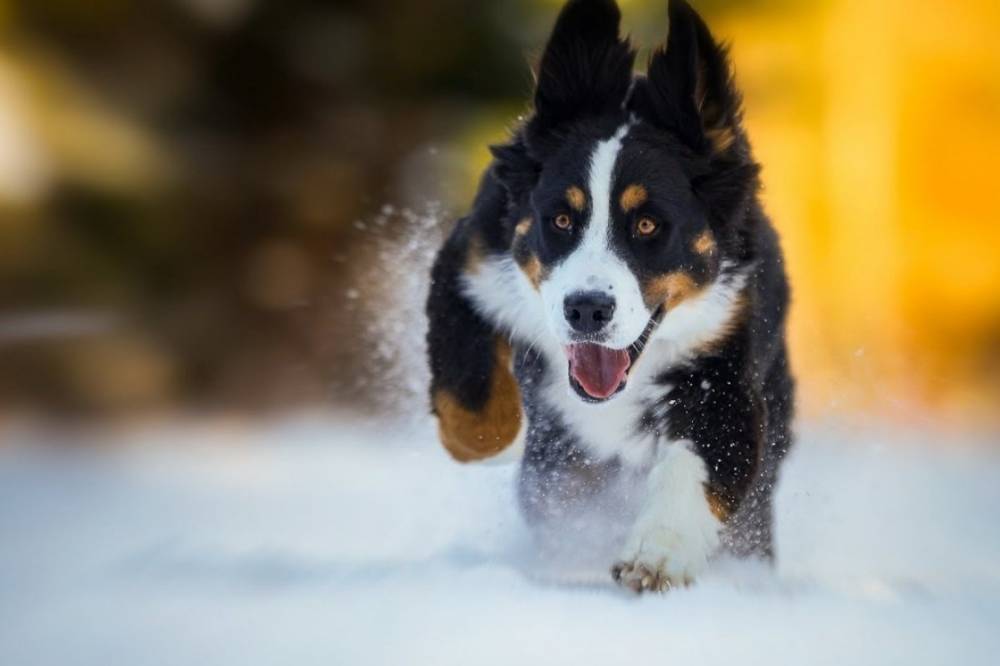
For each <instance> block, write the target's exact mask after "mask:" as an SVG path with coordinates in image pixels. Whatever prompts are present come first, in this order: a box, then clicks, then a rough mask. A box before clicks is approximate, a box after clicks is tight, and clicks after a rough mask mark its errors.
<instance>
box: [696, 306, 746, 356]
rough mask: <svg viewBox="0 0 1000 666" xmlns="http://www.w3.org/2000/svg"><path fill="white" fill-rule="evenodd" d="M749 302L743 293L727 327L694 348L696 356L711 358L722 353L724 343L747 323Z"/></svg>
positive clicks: (727, 322)
mask: <svg viewBox="0 0 1000 666" xmlns="http://www.w3.org/2000/svg"><path fill="white" fill-rule="evenodd" d="M747 305H748V301H747V296H746V294H745V293H741V294H740V295H738V296H737V297H736V299H735V300H734V301H733V309H732V310H731V313H730V316H729V320H728V321H726V323H725V325H724V326H722V327H721V328H720V329H719V330H718V331H717V332H716V335H715V336H714V337H713V338H712V339H711V340H706V341H705V342H703V343H702V344H700V345H698V346H697V347H695V348H694V354H695V355H697V356H709V355H712V354H715V353H716V352H718V351H720V350H721V348H722V343H724V342H725V341H726V340H728V339H729V337H730V336H731V335H732V334H733V333H735V332H736V331H737V330H738V329H739V327H740V325H741V324H742V323H743V322H744V321H745V319H746V314H747V312H748V308H747Z"/></svg>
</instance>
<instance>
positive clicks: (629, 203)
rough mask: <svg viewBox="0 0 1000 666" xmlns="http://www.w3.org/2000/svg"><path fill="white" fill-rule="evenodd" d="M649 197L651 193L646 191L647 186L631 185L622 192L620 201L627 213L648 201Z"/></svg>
mask: <svg viewBox="0 0 1000 666" xmlns="http://www.w3.org/2000/svg"><path fill="white" fill-rule="evenodd" d="M648 198H649V193H648V192H646V188H645V187H643V186H642V185H629V186H628V187H626V188H625V191H624V192H622V196H621V199H619V201H618V203H619V204H620V205H621V207H622V210H623V211H625V212H626V213H631V212H632V211H633V210H635V209H636V208H638V207H639V206H641V205H642V204H644V203H646V199H648Z"/></svg>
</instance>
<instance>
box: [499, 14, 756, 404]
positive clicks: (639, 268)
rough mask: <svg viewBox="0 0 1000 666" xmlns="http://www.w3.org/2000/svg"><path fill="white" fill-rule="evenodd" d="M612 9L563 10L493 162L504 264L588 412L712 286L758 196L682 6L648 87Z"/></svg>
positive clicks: (717, 50)
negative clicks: (521, 279)
mask: <svg viewBox="0 0 1000 666" xmlns="http://www.w3.org/2000/svg"><path fill="white" fill-rule="evenodd" d="M620 18H621V16H620V12H619V10H618V7H617V5H616V4H615V2H614V1H613V0H571V1H570V2H569V3H568V4H567V5H566V6H565V8H564V9H563V11H562V13H561V14H560V16H559V18H558V20H557V22H556V25H555V28H554V29H553V32H552V36H551V38H550V40H549V43H548V45H547V47H546V49H545V52H544V55H543V56H542V59H541V63H540V66H539V68H538V72H537V87H536V91H535V96H534V113H533V115H532V116H531V117H530V118H529V119H528V120H527V122H526V123H525V124H524V125H523V126H522V127H521V128H520V129H519V131H518V132H517V133H516V135H515V137H514V139H513V140H512V141H511V142H510V143H508V144H506V145H503V146H498V147H495V148H494V149H493V152H494V155H495V157H496V162H495V167H494V173H495V174H496V175H497V177H498V178H499V180H500V181H501V182H502V183H503V184H504V186H505V187H506V188H507V189H508V191H509V193H510V199H511V201H512V211H511V216H510V220H509V221H510V224H511V225H513V229H512V239H513V240H512V254H513V256H514V259H515V260H516V262H517V263H518V265H519V266H520V267H521V269H522V270H523V271H524V273H525V275H526V276H527V278H528V280H529V281H530V282H531V284H532V286H533V287H534V288H535V290H536V291H537V293H538V297H539V298H541V299H542V302H543V304H544V308H545V311H546V313H547V316H548V320H549V325H550V328H551V331H552V333H553V335H554V336H555V337H556V338H557V339H558V340H559V342H560V343H561V344H562V345H563V347H564V349H565V351H566V354H567V357H568V361H569V375H570V384H571V385H572V386H573V388H574V389H575V390H576V392H577V394H579V396H580V397H581V398H582V399H584V400H585V401H588V402H603V401H605V400H608V399H610V398H611V397H612V396H614V395H616V394H617V393H619V392H620V391H622V390H624V388H625V386H626V383H627V380H628V374H629V370H630V368H631V367H632V366H634V364H635V363H636V360H637V359H638V357H639V355H640V354H641V353H642V350H643V348H644V347H645V344H646V341H647V340H648V338H649V336H650V335H652V334H653V333H654V332H655V330H656V328H657V327H658V326H659V325H660V323H661V321H663V319H664V318H665V317H669V316H670V313H671V311H672V310H673V309H674V308H676V307H677V306H678V305H680V304H681V303H682V302H684V301H685V300H687V299H689V298H692V297H694V296H696V295H697V294H698V293H699V292H701V291H702V290H703V289H705V288H706V287H707V286H708V285H710V284H711V283H712V282H713V281H714V280H715V279H717V278H718V276H719V273H720V269H721V267H722V266H723V265H724V264H725V263H726V262H727V260H728V258H729V257H728V256H727V253H731V252H735V251H736V250H735V248H736V247H737V245H738V242H737V236H738V227H739V221H740V219H741V218H742V217H743V216H745V213H746V208H747V206H748V204H749V201H750V198H751V197H752V196H753V193H754V190H755V188H756V187H757V168H756V166H755V165H754V164H753V162H752V160H751V158H750V155H749V148H748V146H747V142H746V139H745V137H744V134H743V131H742V128H741V126H740V108H739V105H740V102H739V97H738V95H737V93H736V91H735V90H734V88H733V86H732V81H731V77H730V72H729V67H728V64H727V60H726V55H725V52H724V50H723V49H722V48H721V47H720V46H719V45H718V44H717V43H716V42H715V41H714V40H713V39H712V36H711V35H710V33H709V31H708V29H707V28H706V27H705V24H704V23H703V22H702V20H701V19H700V17H698V15H697V14H696V13H695V12H694V11H693V10H692V9H691V8H690V7H689V6H688V5H687V4H686V3H685V2H683V0H671V2H670V28H669V39H668V43H667V46H666V48H663V49H660V50H658V51H656V52H654V54H653V56H652V58H651V60H650V63H649V68H648V72H647V74H646V76H645V77H638V76H633V70H632V68H633V61H634V59H635V51H633V50H632V48H631V46H630V45H629V42H628V40H627V39H622V38H620V37H619V22H620Z"/></svg>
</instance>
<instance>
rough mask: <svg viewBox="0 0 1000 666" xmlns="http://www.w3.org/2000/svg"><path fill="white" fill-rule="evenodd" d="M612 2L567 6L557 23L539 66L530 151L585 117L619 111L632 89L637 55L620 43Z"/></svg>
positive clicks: (579, 0) (588, 0)
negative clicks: (633, 69)
mask: <svg viewBox="0 0 1000 666" xmlns="http://www.w3.org/2000/svg"><path fill="white" fill-rule="evenodd" d="M620 23H621V11H619V9H618V5H617V4H616V3H615V1H614V0H570V1H569V2H568V3H566V6H565V7H563V9H562V12H560V14H559V18H558V19H557V20H556V24H555V27H554V28H553V29H552V35H551V36H550V37H549V42H548V45H547V46H546V47H545V52H544V54H543V55H542V59H541V62H540V63H539V65H538V71H537V75H536V87H535V115H534V117H533V118H532V119H531V121H530V122H529V123H528V126H527V128H526V129H527V131H526V138H527V140H528V143H529V147H530V148H532V149H538V148H541V147H542V146H539V145H537V144H538V143H540V142H544V140H545V138H546V137H547V135H549V134H550V133H551V132H552V131H553V130H556V129H558V128H559V127H560V126H562V125H565V124H567V123H571V122H574V121H576V120H579V119H581V118H585V117H587V116H597V115H601V114H604V113H607V112H609V111H615V110H618V109H621V108H622V107H623V105H624V102H625V97H626V96H627V95H628V90H629V86H630V85H631V83H632V65H633V63H634V62H635V51H634V50H633V49H632V47H631V45H630V44H629V41H628V40H627V39H621V38H620V37H619V34H618V32H619V24H620Z"/></svg>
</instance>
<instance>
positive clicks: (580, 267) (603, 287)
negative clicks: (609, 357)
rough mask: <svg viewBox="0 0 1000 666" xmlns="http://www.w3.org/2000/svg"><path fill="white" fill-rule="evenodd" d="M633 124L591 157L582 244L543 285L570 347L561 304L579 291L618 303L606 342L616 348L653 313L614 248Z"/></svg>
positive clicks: (553, 321) (554, 321)
mask: <svg viewBox="0 0 1000 666" xmlns="http://www.w3.org/2000/svg"><path fill="white" fill-rule="evenodd" d="M629 128H630V125H629V124H625V125H622V126H621V127H620V128H619V129H618V131H617V132H615V134H614V136H612V137H611V138H610V139H607V140H604V141H600V142H598V143H597V145H596V146H595V147H594V152H593V153H592V154H591V157H590V165H589V166H590V173H589V182H588V185H587V187H588V189H589V190H590V192H589V194H590V202H591V206H590V220H588V221H587V223H586V226H585V227H584V230H583V238H581V239H580V244H579V245H578V246H577V247H576V248H574V249H573V251H572V252H570V254H569V256H567V257H566V258H565V259H564V260H563V261H562V262H560V263H559V264H558V265H557V266H555V267H554V269H553V270H552V273H551V274H550V276H549V278H548V279H547V280H545V281H544V282H543V283H542V286H541V294H542V300H544V301H545V309H546V311H547V313H548V317H549V323H550V325H551V327H552V330H553V332H554V333H555V336H556V338H557V339H559V340H560V341H562V343H563V344H566V343H568V342H569V341H570V337H571V335H572V332H571V331H570V328H569V325H568V324H567V322H566V320H565V317H564V315H563V301H564V299H565V298H566V297H567V296H569V295H570V294H572V293H574V292H577V291H602V292H604V293H607V294H609V295H610V296H612V297H614V299H615V313H614V316H613V317H612V319H611V324H610V326H608V328H607V331H606V334H607V337H606V340H605V341H604V342H603V343H602V344H605V345H606V346H608V347H611V348H613V349H625V348H626V347H628V346H629V345H631V344H633V343H634V342H635V341H636V340H637V339H638V337H639V336H640V335H641V334H642V332H643V330H645V328H646V324H647V323H648V322H649V314H650V313H649V311H648V309H647V308H646V305H645V302H644V301H643V298H642V290H641V289H640V287H639V281H638V279H637V278H636V276H635V274H634V273H632V271H631V270H630V269H629V267H628V265H627V264H626V263H625V261H624V260H623V259H622V258H621V257H619V256H618V255H617V254H615V253H614V251H613V250H612V248H611V220H612V202H611V191H612V189H613V185H614V173H615V164H616V163H617V161H618V156H619V154H621V150H622V143H623V141H624V139H625V136H626V135H627V134H628V131H629Z"/></svg>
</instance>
